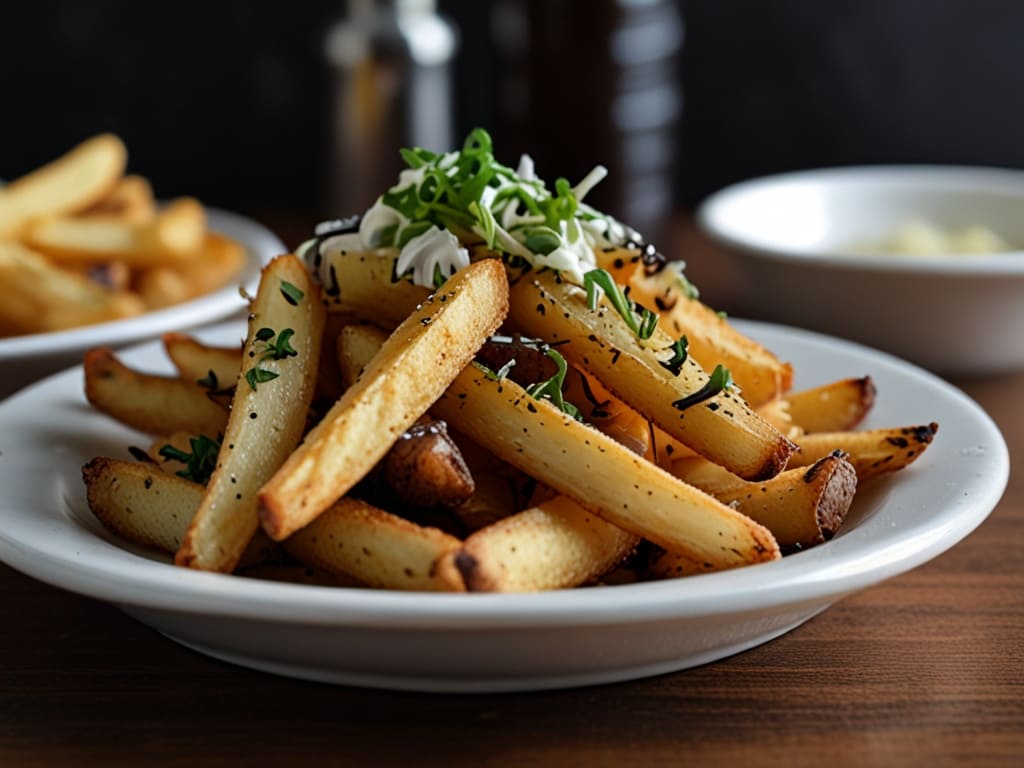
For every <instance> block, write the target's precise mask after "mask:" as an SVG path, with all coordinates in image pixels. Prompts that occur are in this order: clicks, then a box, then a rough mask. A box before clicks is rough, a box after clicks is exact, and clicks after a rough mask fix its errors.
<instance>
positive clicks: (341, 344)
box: [337, 324, 388, 389]
mask: <svg viewBox="0 0 1024 768" xmlns="http://www.w3.org/2000/svg"><path fill="white" fill-rule="evenodd" d="M387 338H388V335H387V334H386V333H385V332H384V331H382V330H381V329H380V328H377V327H375V326H372V325H365V324H351V325H346V326H345V327H344V328H342V329H341V333H339V334H338V344H337V347H338V367H339V369H340V371H341V383H342V386H343V387H344V388H345V389H348V388H349V387H351V386H352V385H353V384H355V383H356V380H357V379H358V378H359V375H360V374H361V373H362V372H363V369H364V368H365V367H366V366H367V365H369V364H370V361H371V360H373V358H374V356H375V355H376V354H377V352H379V351H380V348H381V347H383V346H384V342H385V341H387Z"/></svg>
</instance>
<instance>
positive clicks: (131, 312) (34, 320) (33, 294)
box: [0, 242, 145, 334]
mask: <svg viewBox="0 0 1024 768" xmlns="http://www.w3.org/2000/svg"><path fill="white" fill-rule="evenodd" d="M0 285H2V286H3V288H4V299H3V301H0V325H2V326H3V327H5V328H6V329H8V333H11V334H24V333H46V332H49V331H62V330H65V329H68V328H73V327H77V326H80V325H91V324H93V323H102V322H107V321H110V320H121V319H123V318H126V317H133V316H135V315H138V314H140V313H141V312H142V311H143V310H144V309H145V307H144V306H143V304H142V301H140V300H139V298H138V297H137V296H135V295H133V294H131V293H127V292H123V291H111V290H107V289H106V288H104V287H102V286H100V285H98V284H96V283H94V282H92V281H91V280H89V279H88V278H86V277H84V276H82V275H79V274H75V273H74V272H67V271H65V270H62V269H59V268H57V267H55V266H53V265H52V264H50V262H49V261H47V259H46V258H44V257H43V256H42V255H40V254H38V253H36V252H34V251H32V250H30V249H28V248H25V247H23V246H21V245H19V244H18V243H15V242H0Z"/></svg>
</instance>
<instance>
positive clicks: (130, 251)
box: [24, 198, 206, 269]
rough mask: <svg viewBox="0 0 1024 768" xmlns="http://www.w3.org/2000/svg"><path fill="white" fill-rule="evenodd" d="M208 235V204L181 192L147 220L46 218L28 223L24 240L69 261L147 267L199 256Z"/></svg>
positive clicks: (184, 261)
mask: <svg viewBox="0 0 1024 768" xmlns="http://www.w3.org/2000/svg"><path fill="white" fill-rule="evenodd" d="M205 235H206V212H205V211H204V210H203V207H202V206H201V205H200V204H199V202H198V201H196V200H194V199H192V198H179V199H178V200H175V201H173V202H171V203H170V204H168V205H167V207H166V208H164V209H163V210H162V211H161V212H160V213H159V214H157V216H156V218H155V219H153V220H152V221H151V222H147V223H145V224H133V223H131V222H129V221H126V220H122V219H119V218H113V217H99V216H93V217H64V218H51V219H42V220H40V221H38V222H36V223H35V224H32V225H31V226H29V227H28V228H27V229H26V231H25V233H24V240H25V242H26V243H27V244H28V245H29V246H31V247H32V248H36V249H37V250H39V251H41V252H43V253H44V254H46V255H47V256H48V257H49V258H51V259H53V260H54V261H56V262H57V263H59V264H63V265H68V266H74V265H78V264H97V263H104V262H108V261H122V262H124V263H125V264H128V265H129V266H130V267H132V268H135V269H144V268H146V267H155V266H174V265H177V264H182V263H187V262H190V261H193V260H196V259H199V258H200V257H201V256H202V255H203V241H204V238H205Z"/></svg>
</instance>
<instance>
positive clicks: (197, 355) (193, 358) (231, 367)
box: [161, 333, 244, 389]
mask: <svg viewBox="0 0 1024 768" xmlns="http://www.w3.org/2000/svg"><path fill="white" fill-rule="evenodd" d="M161 340H162V341H163V345H164V351H165V352H166V353H167V357H168V358H170V360H171V362H172V363H173V364H174V367H175V368H176V369H177V370H178V374H179V375H180V376H181V378H183V379H185V380H186V381H196V382H198V381H200V380H206V381H207V382H208V383H209V384H210V388H211V389H220V388H222V387H229V386H233V385H234V384H235V383H236V382H237V379H238V372H239V371H240V370H241V369H242V344H239V345H238V346H237V347H216V346H210V345H209V344H203V343H202V342H201V341H199V340H197V339H196V338H195V337H194V336H189V335H188V334H184V333H165V334H164V335H163V337H162V338H161ZM242 343H244V340H243V342H242ZM211 373H212V374H213V380H212V381H210V374H211Z"/></svg>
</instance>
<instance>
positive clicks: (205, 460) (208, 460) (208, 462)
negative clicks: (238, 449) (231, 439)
mask: <svg viewBox="0 0 1024 768" xmlns="http://www.w3.org/2000/svg"><path fill="white" fill-rule="evenodd" d="M189 447H191V448H192V450H191V452H188V451H182V450H180V449H179V448H175V447H174V446H173V445H170V444H169V443H168V444H167V445H164V446H163V447H161V448H160V452H159V453H160V456H162V457H163V458H165V459H169V460H171V461H180V462H182V463H184V464H185V468H184V469H181V470H178V472H177V474H178V475H179V476H180V477H184V478H185V479H186V480H191V481H192V482H195V483H201V484H203V485H206V484H207V483H208V482H209V481H210V476H211V475H212V474H213V471H214V470H215V469H216V468H217V455H218V454H219V453H220V440H213V439H212V438H209V437H207V436H206V435H199V436H198V437H193V438H191V439H190V440H189Z"/></svg>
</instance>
